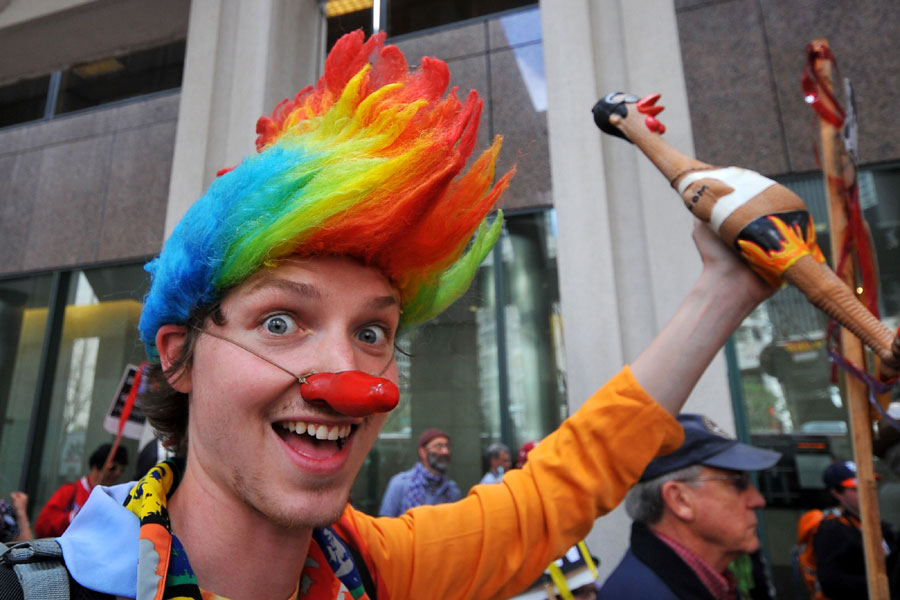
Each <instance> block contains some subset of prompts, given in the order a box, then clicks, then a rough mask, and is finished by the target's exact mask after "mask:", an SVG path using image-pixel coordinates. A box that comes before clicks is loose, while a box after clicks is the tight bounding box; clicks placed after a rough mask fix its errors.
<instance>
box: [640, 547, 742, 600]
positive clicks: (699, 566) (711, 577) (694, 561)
mask: <svg viewBox="0 0 900 600" xmlns="http://www.w3.org/2000/svg"><path fill="white" fill-rule="evenodd" d="M653 534H654V535H655V536H656V537H658V538H659V539H660V540H662V541H663V542H665V543H666V545H667V546H669V547H670V548H671V549H672V550H673V551H674V552H675V553H676V554H677V555H678V556H679V558H681V560H683V561H684V562H685V564H687V565H688V566H689V567H690V568H691V570H692V571H693V572H694V573H695V574H696V575H697V577H698V578H699V579H700V581H702V582H703V585H705V586H706V589H708V590H709V592H710V593H711V594H712V595H713V597H714V598H715V599H716V600H736V599H737V598H739V597H740V596H739V595H738V592H737V579H736V578H735V576H734V574H733V573H732V572H731V571H730V570H728V569H725V572H724V573H717V572H716V570H715V569H713V568H712V567H711V566H710V564H709V563H708V562H706V561H705V560H703V559H702V558H701V557H700V556H699V555H698V554H697V553H696V552H694V551H692V550H690V549H688V548H687V547H685V546H683V545H682V544H680V543H678V542H677V541H675V540H673V539H672V538H670V537H668V536H667V535H665V534H662V533H660V532H658V531H654V532H653Z"/></svg>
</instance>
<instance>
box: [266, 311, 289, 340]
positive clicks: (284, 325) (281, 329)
mask: <svg viewBox="0 0 900 600" xmlns="http://www.w3.org/2000/svg"><path fill="white" fill-rule="evenodd" d="M262 325H263V328H264V329H265V330H266V331H267V332H269V333H271V334H273V335H286V334H288V333H291V332H292V331H294V330H296V329H297V324H296V323H295V322H294V319H292V318H291V317H289V316H288V315H284V314H278V315H272V316H270V317H266V319H265V320H264V321H263V323H262Z"/></svg>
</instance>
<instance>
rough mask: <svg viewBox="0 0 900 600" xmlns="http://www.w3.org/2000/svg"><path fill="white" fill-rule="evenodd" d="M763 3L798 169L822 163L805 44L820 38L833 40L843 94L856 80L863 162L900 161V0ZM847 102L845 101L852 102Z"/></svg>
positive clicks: (792, 158) (789, 143)
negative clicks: (806, 80)
mask: <svg viewBox="0 0 900 600" xmlns="http://www.w3.org/2000/svg"><path fill="white" fill-rule="evenodd" d="M759 2H760V5H761V6H762V15H763V19H764V25H765V34H766V38H767V39H768V40H769V53H770V55H771V57H772V65H773V71H774V74H775V82H776V85H777V91H778V103H779V105H780V106H781V109H782V112H783V121H784V128H785V136H786V140H787V141H786V145H787V150H788V154H789V156H790V162H791V166H792V170H793V171H807V170H817V169H818V167H817V165H816V161H815V155H814V154H813V152H812V151H811V144H812V142H813V141H814V140H815V139H816V138H817V136H818V129H817V128H813V127H811V123H812V122H813V111H812V110H811V109H810V107H809V106H808V105H807V104H806V103H805V102H804V99H803V91H802V89H801V86H800V76H801V73H802V71H803V67H804V65H805V63H806V45H807V44H808V43H809V42H811V41H813V40H814V39H817V38H823V39H826V40H828V44H829V46H830V48H831V51H832V52H833V53H834V55H835V57H836V58H837V63H838V68H839V71H838V73H837V75H839V77H838V78H837V79H836V81H835V84H836V86H837V87H838V92H839V93H841V92H842V91H843V89H842V78H844V77H847V78H849V79H850V81H851V83H852V84H853V89H854V94H855V96H856V108H857V123H858V126H859V160H860V163H861V164H866V163H880V162H888V161H896V160H898V159H900V139H898V136H897V135H896V131H897V94H896V92H897V90H898V89H900V61H898V60H897V56H898V54H897V48H896V40H897V35H898V33H900V5H898V4H897V2H896V0H870V1H867V2H818V1H816V0H759ZM844 103H845V106H846V100H844Z"/></svg>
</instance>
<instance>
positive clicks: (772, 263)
mask: <svg viewBox="0 0 900 600" xmlns="http://www.w3.org/2000/svg"><path fill="white" fill-rule="evenodd" d="M764 218H765V219H766V220H768V221H769V222H770V223H771V224H772V226H773V227H774V228H775V230H776V231H777V232H778V234H779V237H780V239H781V242H782V243H781V247H780V248H778V249H777V250H766V249H765V248H763V247H762V246H761V245H760V244H758V243H756V242H754V241H752V240H745V239H740V238H739V239H737V240H736V241H737V244H738V247H739V248H740V252H741V256H743V257H744V260H746V261H747V263H748V264H749V265H750V268H752V269H753V270H754V271H756V272H757V273H758V274H759V276H760V277H762V278H763V279H764V280H765V281H766V282H768V283H769V284H770V285H771V286H772V287H778V286H780V285H781V284H782V279H783V277H784V272H785V271H787V270H788V269H789V268H790V267H791V266H792V265H793V264H794V263H795V262H797V261H798V260H800V258H802V257H803V256H806V255H807V254H808V255H810V256H812V257H813V258H814V259H816V262H819V263H823V262H825V256H824V255H823V254H822V250H821V249H820V248H819V245H818V244H817V243H816V229H815V225H814V224H813V220H812V218H811V217H810V219H809V221H808V224H807V226H806V231H805V232H804V231H803V230H802V229H801V228H800V225H788V224H787V223H785V222H784V221H783V220H782V219H781V218H780V217H779V216H778V215H768V216H766V217H764ZM743 233H744V232H741V234H742V235H743Z"/></svg>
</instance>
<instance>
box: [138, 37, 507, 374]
mask: <svg viewBox="0 0 900 600" xmlns="http://www.w3.org/2000/svg"><path fill="white" fill-rule="evenodd" d="M449 78H450V72H449V70H448V68H447V65H446V64H445V63H444V62H443V61H440V60H437V59H434V58H423V59H422V65H421V67H419V68H418V69H416V70H414V71H410V70H409V68H408V66H407V63H406V59H405V58H404V56H403V54H402V53H401V52H400V50H398V49H397V48H396V47H394V46H385V45H384V34H376V35H373V36H372V37H371V38H369V40H368V41H365V39H364V35H363V33H362V31H356V32H354V33H350V34H347V35H345V36H344V37H343V38H341V39H340V40H339V41H338V42H337V44H336V45H335V46H334V49H333V50H332V51H331V53H330V54H329V56H328V59H327V60H326V63H325V72H324V75H323V76H322V78H321V79H320V80H319V82H318V83H317V84H316V86H315V87H312V86H311V87H308V88H306V89H304V90H302V91H301V92H300V93H299V94H297V96H296V97H295V98H294V99H293V100H290V101H289V100H284V101H283V102H281V103H280V104H279V105H278V106H277V107H276V108H275V111H274V112H273V113H272V116H271V117H262V118H260V120H259V122H258V123H257V126H256V130H257V133H258V134H259V136H258V138H257V140H256V146H257V150H258V154H255V155H251V156H249V157H247V158H245V159H244V160H243V161H242V162H241V164H240V165H238V166H237V167H235V168H234V169H232V170H230V171H227V172H225V173H224V174H221V175H220V176H219V177H218V178H217V179H216V180H215V181H214V182H213V183H212V185H210V187H209V189H208V190H207V192H206V194H205V195H204V196H203V197H201V198H200V199H199V200H198V201H197V202H196V203H195V204H194V205H193V206H192V207H191V209H190V210H189V211H188V212H187V214H186V215H185V216H184V218H182V219H181V221H180V222H179V224H178V225H177V227H176V228H175V230H174V232H173V233H172V235H171V237H170V238H169V239H168V241H167V242H166V244H165V246H164V247H163V250H162V252H161V254H160V255H159V257H158V258H156V259H155V260H153V261H151V262H150V263H149V264H147V267H146V269H147V271H148V272H149V273H150V275H151V280H152V283H151V287H150V292H149V293H148V295H147V297H146V299H145V303H144V310H143V313H142V314H141V321H140V332H141V338H142V340H143V342H144V344H145V345H146V347H147V350H148V354H150V356H151V358H153V359H158V356H157V354H156V348H155V338H156V332H157V331H158V330H159V328H160V327H161V326H162V325H164V324H184V323H186V322H187V321H188V319H189V317H190V315H191V314H192V313H193V311H195V310H196V309H198V308H200V307H205V306H209V305H211V304H213V303H215V302H217V301H218V300H219V299H220V298H221V297H222V296H223V294H225V293H226V292H227V291H228V290H229V289H230V288H233V287H234V286H236V285H238V284H240V283H241V282H242V281H243V280H244V279H246V278H247V277H248V276H250V275H251V274H252V273H254V272H255V271H256V270H257V269H259V268H261V267H263V266H267V267H268V266H274V265H276V264H277V263H278V261H279V260H280V259H282V258H285V257H287V256H289V255H300V256H319V255H340V256H350V257H353V258H355V259H357V260H359V261H360V262H361V263H363V264H365V265H369V266H374V267H377V268H378V269H380V270H381V271H382V272H383V273H384V274H385V276H386V277H387V278H388V279H389V280H390V281H391V282H392V283H393V285H394V286H395V287H396V289H397V291H398V293H399V296H400V303H401V308H402V310H403V314H402V316H401V326H403V327H408V326H410V325H415V324H417V323H422V322H424V321H427V320H428V319H431V318H432V317H434V316H436V315H437V314H439V313H440V312H441V311H443V310H444V309H446V308H447V307H448V306H449V305H450V304H451V303H452V302H453V301H454V300H456V299H457V298H458V297H459V296H461V295H462V294H463V293H464V292H465V290H466V289H467V288H468V286H469V284H470V283H471V281H472V278H473V277H474V275H475V272H476V270H477V268H478V265H479V264H481V261H482V260H484V257H485V256H486V255H487V253H488V252H489V251H490V249H491V248H492V247H493V245H494V243H495V242H496V241H497V238H498V236H499V235H500V229H501V226H502V214H501V215H500V217H499V218H497V219H496V220H495V221H494V222H493V224H492V225H491V226H490V227H488V225H487V221H486V216H487V214H488V212H489V211H490V210H491V208H492V207H493V205H494V204H495V202H496V201H497V199H498V198H499V196H500V194H501V193H502V192H503V190H504V189H506V187H507V185H508V183H509V179H510V177H511V176H512V171H510V172H509V173H507V174H506V175H504V176H503V177H502V178H501V179H500V180H499V181H498V182H497V183H496V185H492V183H493V180H494V165H495V163H496V160H497V153H498V152H499V150H500V142H501V139H500V138H499V137H498V138H497V139H496V140H495V141H494V143H493V144H492V145H491V147H490V148H488V149H487V150H486V151H485V152H484V153H483V154H482V155H481V156H480V157H479V158H478V159H477V160H476V161H475V162H474V163H473V165H472V166H471V168H470V169H469V170H468V171H467V172H466V173H464V174H462V175H460V173H461V172H462V170H463V168H464V167H465V164H466V161H467V159H468V157H469V155H470V154H471V152H472V149H473V147H474V145H475V141H476V133H477V130H478V121H479V117H480V114H481V106H482V101H481V99H479V97H478V94H477V93H476V92H475V91H472V92H470V93H469V95H468V97H467V98H466V101H465V102H464V103H462V102H460V101H459V99H458V98H457V97H456V88H454V89H452V90H450V92H449V93H448V94H446V95H445V91H446V89H447V84H448V82H449ZM473 236H474V237H473ZM470 241H471V244H469V242H470ZM467 245H469V249H468V251H466V246H467Z"/></svg>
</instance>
